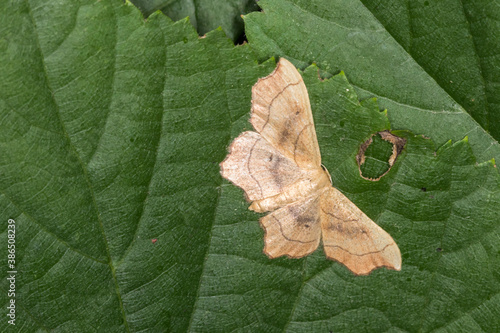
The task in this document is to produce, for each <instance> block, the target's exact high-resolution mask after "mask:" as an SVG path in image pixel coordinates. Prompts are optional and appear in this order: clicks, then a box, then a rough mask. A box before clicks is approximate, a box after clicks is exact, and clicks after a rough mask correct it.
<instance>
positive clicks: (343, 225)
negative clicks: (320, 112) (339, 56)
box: [221, 58, 401, 275]
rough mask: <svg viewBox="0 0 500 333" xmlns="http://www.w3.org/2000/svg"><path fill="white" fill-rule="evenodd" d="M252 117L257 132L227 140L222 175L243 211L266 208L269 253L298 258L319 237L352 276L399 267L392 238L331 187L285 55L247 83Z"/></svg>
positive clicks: (304, 96)
mask: <svg viewBox="0 0 500 333" xmlns="http://www.w3.org/2000/svg"><path fill="white" fill-rule="evenodd" d="M250 122H251V123H252V125H253V127H254V129H255V132H253V131H247V132H244V133H242V134H241V135H240V136H238V137H237V138H236V139H235V140H234V141H233V143H232V144H231V146H230V147H229V154H228V156H227V157H226V159H225V160H224V161H223V162H222V163H221V174H222V176H223V177H224V178H226V179H228V180H230V181H231V182H232V183H234V184H235V185H237V186H239V187H241V188H242V189H243V190H244V191H245V194H246V197H247V199H248V200H249V201H251V202H252V204H251V205H250V207H249V209H251V210H253V211H256V212H271V213H270V214H268V215H266V216H264V217H262V218H261V219H260V223H261V225H262V227H263V228H264V230H265V236H264V243H265V245H264V253H265V254H266V255H267V256H268V257H269V258H276V257H280V256H288V257H290V258H301V257H304V256H306V255H308V254H310V253H312V252H313V251H315V250H316V249H317V247H318V245H319V244H320V240H322V241H323V247H324V251H325V253H326V256H327V257H328V258H329V259H333V260H336V261H338V262H340V263H342V264H344V265H345V266H346V267H347V268H349V269H350V270H351V271H352V272H353V273H354V274H358V275H363V274H369V273H370V272H371V271H372V270H374V269H376V268H379V267H387V268H390V269H394V270H400V269H401V253H400V251H399V248H398V246H397V245H396V243H395V242H394V240H393V239H392V237H391V236H390V235H389V234H388V233H387V232H385V231H384V230H383V229H382V228H380V227H379V226H378V225H377V224H375V222H373V221H372V220H371V219H370V218H369V217H368V216H366V214H364V213H363V212H362V211H361V210H360V209H359V208H358V207H356V205H355V204H354V203H352V202H351V201H350V200H349V199H348V198H347V197H346V196H344V195H343V194H342V193H341V192H340V191H339V190H337V189H336V188H334V187H332V185H331V180H330V176H329V174H328V172H327V171H326V169H324V168H323V167H322V165H321V154H320V150H319V145H318V140H317V138H316V130H315V127H314V122H313V116H312V111H311V105H310V103H309V95H308V93H307V89H306V86H305V84H304V81H303V80H302V77H301V76H300V74H299V72H298V71H297V69H296V68H295V67H294V66H293V65H292V64H291V63H290V62H289V61H288V60H286V59H284V58H281V59H280V61H279V63H278V66H277V67H276V69H275V70H274V71H273V72H272V73H271V74H270V75H269V76H267V77H265V78H261V79H259V80H258V81H257V83H256V84H255V85H254V86H253V88H252V110H251V118H250Z"/></svg>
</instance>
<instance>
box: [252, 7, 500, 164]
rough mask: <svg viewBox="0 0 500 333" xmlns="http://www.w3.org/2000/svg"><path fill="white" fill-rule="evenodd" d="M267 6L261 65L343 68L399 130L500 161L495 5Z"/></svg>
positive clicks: (259, 39)
mask: <svg viewBox="0 0 500 333" xmlns="http://www.w3.org/2000/svg"><path fill="white" fill-rule="evenodd" d="M462 3H463V4H464V5H463V6H462ZM426 4H427V5H426ZM259 6H261V7H262V8H263V13H251V14H249V15H247V16H245V22H246V35H247V37H248V40H249V42H250V43H251V45H252V47H253V48H254V49H256V50H257V51H258V52H259V56H260V59H267V58H268V57H270V56H287V57H288V58H291V59H293V60H295V64H296V65H300V66H301V67H305V66H306V65H307V64H311V63H313V62H315V63H317V64H318V66H319V67H320V68H321V69H322V70H324V71H327V72H330V73H335V72H337V71H339V70H340V69H341V70H343V71H345V73H346V75H347V77H348V78H349V80H350V81H351V82H352V84H353V85H354V86H355V87H356V90H357V92H358V94H360V97H361V98H363V99H364V98H366V97H378V101H379V103H380V106H381V107H382V108H386V109H387V110H388V115H389V119H390V121H391V124H392V128H395V129H396V128H397V129H407V130H411V131H412V132H414V133H417V134H423V135H426V136H428V137H431V138H432V139H434V140H435V141H436V142H437V143H438V144H443V143H445V142H446V141H447V140H449V139H453V140H460V139H462V138H463V137H464V136H466V135H468V136H469V137H470V144H471V146H472V148H473V151H474V153H475V154H476V156H477V157H478V158H479V159H480V160H486V159H489V158H492V157H495V158H498V157H500V147H499V145H498V138H500V125H498V124H500V122H498V119H499V117H500V104H499V97H498V96H500V86H499V85H498V83H497V82H496V81H497V77H498V75H499V71H500V57H499V56H498V54H499V52H498V50H499V47H500V45H499V44H500V40H499V39H498V36H499V33H500V25H499V23H498V22H499V21H498V17H500V8H499V7H498V5H496V4H495V3H492V2H487V1H479V2H474V1H464V2H460V1H453V0H450V1H432V0H430V1H423V0H419V1H409V2H408V3H406V2H397V1H384V2H380V1H371V0H363V1H351V0H342V1H335V2H332V1H327V0H314V1H301V0H274V1H271V0H261V1H259ZM464 8H465V9H464ZM466 111H468V112H470V114H471V115H472V116H473V117H474V118H473V117H471V116H470V115H469V114H468V113H467V112H466ZM478 122H479V123H478ZM481 126H483V127H481ZM486 130H490V131H491V135H493V137H494V138H493V137H491V136H490V134H489V133H488V132H487V131H486ZM495 138H496V139H495Z"/></svg>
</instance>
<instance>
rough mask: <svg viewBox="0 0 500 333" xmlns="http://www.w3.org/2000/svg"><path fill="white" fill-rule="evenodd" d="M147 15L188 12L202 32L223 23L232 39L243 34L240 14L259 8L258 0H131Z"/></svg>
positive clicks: (175, 16) (173, 16)
mask: <svg viewBox="0 0 500 333" xmlns="http://www.w3.org/2000/svg"><path fill="white" fill-rule="evenodd" d="M131 2H132V3H134V4H135V5H136V6H137V7H138V8H139V9H140V10H141V11H142V12H143V13H144V15H145V16H146V17H147V16H149V15H151V14H152V13H153V12H154V11H156V10H161V11H162V12H164V13H165V14H166V15H168V16H169V17H170V18H171V19H173V20H175V21H177V20H180V19H183V18H185V17H188V16H189V21H190V22H191V23H192V24H193V26H194V27H195V28H196V30H198V33H199V34H200V35H204V34H206V33H207V32H209V31H211V30H214V29H216V28H217V27H219V26H221V27H222V29H223V30H224V32H225V33H226V34H227V35H228V36H229V38H231V39H232V40H233V41H235V42H236V41H237V40H238V39H239V38H240V36H241V35H242V34H243V20H242V19H241V17H240V16H241V15H243V14H247V13H250V12H252V11H255V10H258V9H259V7H258V6H257V3H256V1H255V0H222V1H221V0H209V1H195V0H188V1H184V0H131Z"/></svg>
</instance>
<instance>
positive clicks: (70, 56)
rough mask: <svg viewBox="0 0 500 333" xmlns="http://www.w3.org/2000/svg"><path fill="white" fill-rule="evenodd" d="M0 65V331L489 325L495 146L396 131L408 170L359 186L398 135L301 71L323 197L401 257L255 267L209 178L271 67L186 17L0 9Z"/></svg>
mask: <svg viewBox="0 0 500 333" xmlns="http://www.w3.org/2000/svg"><path fill="white" fill-rule="evenodd" d="M286 13H287V12H286V11H285V12H282V15H285V14H286ZM266 15H267V14H266ZM0 49H1V51H0V77H2V80H1V81H0V115H1V117H0V212H1V214H0V221H2V223H1V224H0V225H1V226H2V227H1V228H0V231H1V235H0V239H1V240H2V243H3V244H7V242H6V240H7V223H6V221H7V220H8V219H9V218H11V219H14V220H15V221H16V270H17V272H18V273H17V275H16V297H15V300H16V326H15V327H12V326H10V325H9V324H8V322H7V320H6V318H5V317H4V319H3V320H2V321H0V331H7V332H8V331H22V332H41V331H56V332H57V331H59V332H93V331H96V332H138V331H151V332H165V331H166V332H184V331H206V332H227V331H231V330H235V331H250V332H256V331H257V332H259V331H261V332H274V331H297V332H325V331H326V332H328V331H335V332H337V331H343V332H349V331H352V332H360V331H361V332H363V331H392V332H396V331H410V332H417V331H424V332H427V331H432V330H438V329H440V330H442V331H446V330H448V331H452V332H455V331H459V330H462V331H467V332H473V331H486V332H492V331H495V330H496V329H497V328H498V327H500V319H499V318H500V310H499V309H500V306H499V305H500V296H499V295H500V237H499V231H500V230H499V224H498V220H499V218H500V216H499V215H500V214H499V210H498V204H499V202H500V184H499V175H498V172H497V169H496V167H495V165H494V162H493V161H487V162H483V163H476V160H477V161H479V162H482V161H483V160H482V159H479V158H476V156H475V155H474V153H473V152H474V150H475V151H481V150H478V149H479V148H477V147H479V145H480V144H483V145H485V146H486V145H488V144H489V142H490V141H486V142H482V143H481V142H479V143H476V146H474V145H471V146H472V147H470V146H469V141H468V140H467V139H463V138H461V140H459V141H456V142H455V143H451V142H447V141H446V142H444V145H443V146H442V147H440V148H439V150H437V152H436V146H435V145H434V144H433V143H432V142H433V141H432V140H429V139H425V138H423V137H422V136H415V135H413V134H412V133H410V132H407V131H399V132H394V133H395V134H396V135H399V136H404V137H406V138H407V140H408V143H407V146H406V148H405V150H404V152H403V154H402V155H401V156H400V157H399V159H398V160H397V162H396V164H395V165H394V166H393V168H392V169H391V171H390V172H389V173H388V174H387V175H386V176H384V177H383V178H382V179H381V180H380V181H378V182H371V181H368V180H364V179H363V178H361V177H360V176H359V170H358V167H357V165H356V160H355V156H356V154H357V152H358V149H359V147H360V145H361V144H362V143H363V142H364V141H365V140H367V139H368V138H369V137H370V135H372V134H373V133H376V132H378V131H383V130H387V129H389V128H390V127H391V126H392V127H394V125H393V124H390V123H389V121H388V119H387V115H386V113H385V112H380V111H379V109H380V107H379V105H378V104H377V101H376V100H375V99H365V100H364V101H362V102H359V96H358V95H357V93H356V91H355V89H354V88H353V86H351V85H350V84H349V82H348V81H347V78H346V75H344V74H343V73H340V74H338V75H335V76H333V77H331V78H329V79H328V80H324V81H321V80H319V79H318V67H321V68H322V69H325V68H324V67H322V66H321V64H320V63H318V67H316V66H310V67H308V68H307V70H306V71H305V72H304V80H305V82H306V85H307V87H308V90H309V95H310V98H311V105H312V108H313V113H314V119H315V124H316V130H317V134H318V141H319V144H320V148H321V152H322V159H323V163H324V165H325V166H326V168H328V170H329V171H330V174H331V176H332V180H333V184H334V186H336V187H337V188H339V189H340V190H341V191H342V192H343V193H345V194H346V195H347V196H348V197H349V198H350V199H351V200H353V202H355V203H356V205H358V206H359V207H360V208H361V209H362V210H363V211H364V212H366V213H367V215H368V216H370V217H371V218H372V219H374V220H375V221H376V222H377V223H378V224H379V225H381V226H382V227H383V228H384V229H385V230H387V231H388V232H389V233H390V234H391V235H392V236H393V237H394V239H395V240H396V242H397V243H398V245H399V247H400V249H401V252H402V255H403V268H402V271H401V272H396V271H389V270H386V269H379V270H376V271H375V272H373V273H372V274H371V275H369V276H364V277H356V276H353V275H352V274H351V273H350V272H349V271H348V270H347V269H346V268H345V267H343V266H342V265H340V264H338V263H336V262H332V261H329V260H326V259H325V256H324V254H323V253H322V250H321V249H318V251H316V252H315V253H314V254H313V255H311V256H309V257H307V258H304V259H300V260H291V259H287V258H280V259H275V260H270V259H268V258H267V257H266V256H265V255H264V254H263V253H262V248H263V230H262V229H261V228H260V226H259V224H258V219H259V215H257V214H255V213H253V212H251V211H249V210H248V209H247V207H248V203H246V202H245V200H244V197H243V193H242V191H241V190H240V189H238V188H236V187H235V186H233V185H231V184H229V183H228V182H225V181H223V180H222V178H221V177H220V174H219V162H220V161H222V160H223V159H224V157H225V156H226V154H227V150H226V149H227V146H228V145H229V143H230V142H231V140H232V139H233V138H234V137H236V136H237V135H238V134H240V133H241V132H242V131H244V130H250V129H251V126H250V124H249V123H248V121H247V119H248V116H249V110H250V101H251V87H252V85H253V84H254V83H255V82H256V80H257V78H259V77H263V76H265V75H267V74H269V73H270V72H271V71H272V70H273V69H274V67H275V63H274V61H273V60H266V61H265V62H264V63H262V64H260V65H259V64H258V63H257V62H256V59H257V55H256V54H254V53H253V52H254V51H253V49H252V48H251V47H250V46H249V45H243V46H238V47H235V46H234V45H233V43H232V42H231V41H230V40H229V39H227V38H226V37H225V35H224V33H223V32H222V31H220V30H217V31H214V32H211V33H209V34H207V37H206V38H203V39H199V38H198V36H197V34H196V32H195V31H194V29H193V28H192V26H191V25H190V24H189V22H188V21H187V20H183V21H179V22H176V23H173V22H172V21H170V20H169V19H168V18H166V17H165V16H163V15H162V14H161V13H155V14H153V15H152V16H151V17H149V18H148V19H147V20H146V21H144V20H143V18H142V16H141V14H140V12H139V11H138V10H137V9H136V8H134V7H133V6H131V5H128V4H126V5H123V4H121V2H120V1H111V0H101V1H90V0H88V1H85V0H82V1H81V2H75V1H71V0H66V1H59V2H49V3H47V2H44V1H41V0H37V1H26V2H19V1H14V0H12V1H5V2H2V3H0ZM329 71H330V70H329ZM347 77H350V76H349V73H348V76H347ZM419 80H423V81H424V82H427V81H426V78H425V77H424V78H423V79H422V77H418V79H414V81H415V82H416V83H414V84H415V85H418V81H419ZM391 84H393V85H396V84H395V83H391ZM366 88H367V90H368V88H369V87H366ZM401 89H402V90H403V91H404V89H406V88H405V86H404V85H402V86H401ZM401 94H402V95H404V93H403V92H401ZM382 101H383V102H384V103H386V102H387V100H385V99H382ZM388 110H389V111H388V113H389V115H390V114H391V109H388ZM457 112H458V113H459V114H460V115H461V117H465V116H467V117H469V116H468V115H467V114H464V113H463V112H462V111H457ZM439 117H443V118H446V117H449V114H448V113H440V114H436V119H440V118H439ZM464 119H465V118H464ZM480 130H481V131H482V129H480ZM446 131H448V132H450V133H451V132H453V131H452V129H451V128H448V129H446ZM457 131H458V130H457ZM418 134H420V132H418ZM452 134H453V133H452ZM454 135H455V134H454ZM456 135H457V136H458V135H459V134H456ZM484 137H485V136H483V138H484ZM477 138H479V136H478V135H476V139H477ZM469 140H470V142H471V143H472V134H471V136H470V137H469ZM488 140H489V139H488ZM488 154H489V151H486V152H484V154H483V155H488ZM424 188H425V191H424V190H423V189H424ZM3 249H4V250H2V251H0V252H1V253H2V258H6V257H7V251H6V246H5V245H4V246H3ZM4 260H5V259H4ZM3 267H5V266H3ZM7 276H8V273H7V269H5V268H4V269H3V270H2V274H0V278H1V281H2V282H1V283H0V292H1V295H2V296H1V297H2V298H1V300H2V301H3V302H2V304H4V306H6V304H7V302H8V301H9V298H8V297H7V296H6V295H7V290H8V289H9V287H10V286H9V284H8V281H7V280H6V277H7Z"/></svg>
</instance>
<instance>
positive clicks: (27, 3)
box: [25, 0, 130, 332]
mask: <svg viewBox="0 0 500 333" xmlns="http://www.w3.org/2000/svg"><path fill="white" fill-rule="evenodd" d="M25 3H26V7H27V9H28V14H29V18H30V21H31V24H32V26H33V33H34V36H35V42H36V48H37V49H38V51H39V52H40V61H41V63H42V67H43V76H44V79H45V81H46V87H47V89H48V90H49V92H50V99H51V100H52V102H53V103H54V111H55V114H56V116H57V119H58V120H59V123H60V125H61V129H62V134H63V136H64V137H65V138H66V141H67V142H68V146H69V148H70V150H71V152H72V153H73V155H74V156H75V157H76V159H77V161H78V164H79V165H80V167H81V169H82V173H83V177H84V179H85V182H86V183H87V186H88V190H89V192H90V196H91V198H92V205H93V206H94V210H95V214H96V217H97V221H98V224H99V228H100V230H101V234H102V237H103V240H104V246H105V249H106V256H107V259H108V262H107V264H108V266H109V268H110V271H111V275H112V277H113V283H114V286H115V291H116V295H117V298H118V303H119V305H120V311H121V314H122V318H123V324H124V326H125V330H126V331H127V332H130V327H129V325H128V321H127V318H126V314H125V309H124V306H123V300H122V296H121V292H120V286H119V284H118V279H117V276H116V270H115V267H114V266H113V261H112V258H111V252H110V249H109V243H108V239H107V237H106V233H105V232H104V225H103V221H102V219H101V214H99V209H98V206H97V201H96V197H95V193H94V188H93V186H92V183H91V182H90V178H89V174H88V170H87V168H86V166H85V164H84V163H83V161H82V159H81V157H80V155H79V154H78V152H77V150H76V148H75V146H74V145H73V143H72V142H71V139H70V136H69V134H68V132H67V130H66V126H65V124H64V122H63V120H62V118H61V114H60V110H59V105H58V103H57V101H56V99H55V95H54V89H53V88H52V87H51V85H50V80H49V77H48V74H47V64H46V63H45V56H44V54H43V50H42V47H41V45H40V39H39V37H38V29H37V25H36V22H35V18H34V16H33V12H32V9H31V5H30V3H29V0H25ZM112 12H113V18H114V19H115V24H114V27H115V33H114V37H115V46H114V48H113V50H114V52H115V56H114V57H113V60H114V63H113V69H114V70H113V76H112V83H111V85H112V86H114V79H115V76H116V75H115V74H116V70H115V69H116V68H115V65H116V46H117V30H118V25H117V24H116V14H115V12H114V10H112ZM108 110H109V105H108ZM108 115H109V113H108Z"/></svg>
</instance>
